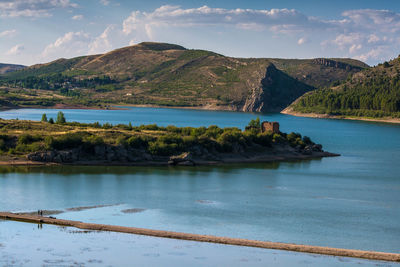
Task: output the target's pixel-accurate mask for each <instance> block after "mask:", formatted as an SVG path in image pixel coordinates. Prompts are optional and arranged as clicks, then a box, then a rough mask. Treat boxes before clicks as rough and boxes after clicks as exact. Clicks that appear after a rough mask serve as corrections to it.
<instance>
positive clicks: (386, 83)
mask: <svg viewBox="0 0 400 267" xmlns="http://www.w3.org/2000/svg"><path fill="white" fill-rule="evenodd" d="M289 109H291V110H293V111H295V112H302V113H319V114H329V115H345V116H346V115H347V116H359V117H396V118H400V57H398V58H396V59H393V60H391V61H389V62H385V63H383V64H379V65H378V66H376V67H373V68H370V69H366V70H363V71H361V72H358V73H356V74H354V75H353V76H352V77H351V78H349V79H348V80H346V81H345V82H343V83H341V84H339V85H337V86H334V87H330V88H326V89H319V90H315V91H312V92H309V93H307V94H305V95H304V96H303V97H301V98H300V99H298V100H297V101H296V102H295V103H293V104H292V105H291V106H290V107H289Z"/></svg>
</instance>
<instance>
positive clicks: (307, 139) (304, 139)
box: [303, 136, 314, 145]
mask: <svg viewBox="0 0 400 267" xmlns="http://www.w3.org/2000/svg"><path fill="white" fill-rule="evenodd" d="M303 142H304V143H305V144H306V145H313V144H314V142H313V141H311V139H310V137H308V136H304V137H303Z"/></svg>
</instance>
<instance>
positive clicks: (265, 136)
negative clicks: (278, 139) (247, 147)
mask: <svg viewBox="0 0 400 267" xmlns="http://www.w3.org/2000/svg"><path fill="white" fill-rule="evenodd" d="M272 138H273V136H272V134H271V133H258V134H257V136H256V138H255V139H254V143H256V144H259V145H262V146H271V144H272Z"/></svg>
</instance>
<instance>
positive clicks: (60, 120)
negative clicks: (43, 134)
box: [56, 111, 66, 124]
mask: <svg viewBox="0 0 400 267" xmlns="http://www.w3.org/2000/svg"><path fill="white" fill-rule="evenodd" d="M65 122H66V120H65V116H64V113H63V112H62V111H59V112H58V113H57V120H56V123H58V124H64V123H65Z"/></svg>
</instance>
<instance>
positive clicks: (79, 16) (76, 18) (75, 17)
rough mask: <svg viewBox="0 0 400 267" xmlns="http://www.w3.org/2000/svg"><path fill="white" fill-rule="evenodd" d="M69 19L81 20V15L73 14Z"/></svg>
mask: <svg viewBox="0 0 400 267" xmlns="http://www.w3.org/2000/svg"><path fill="white" fill-rule="evenodd" d="M71 19H73V20H82V19H83V15H75V16H73V17H72V18H71Z"/></svg>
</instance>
